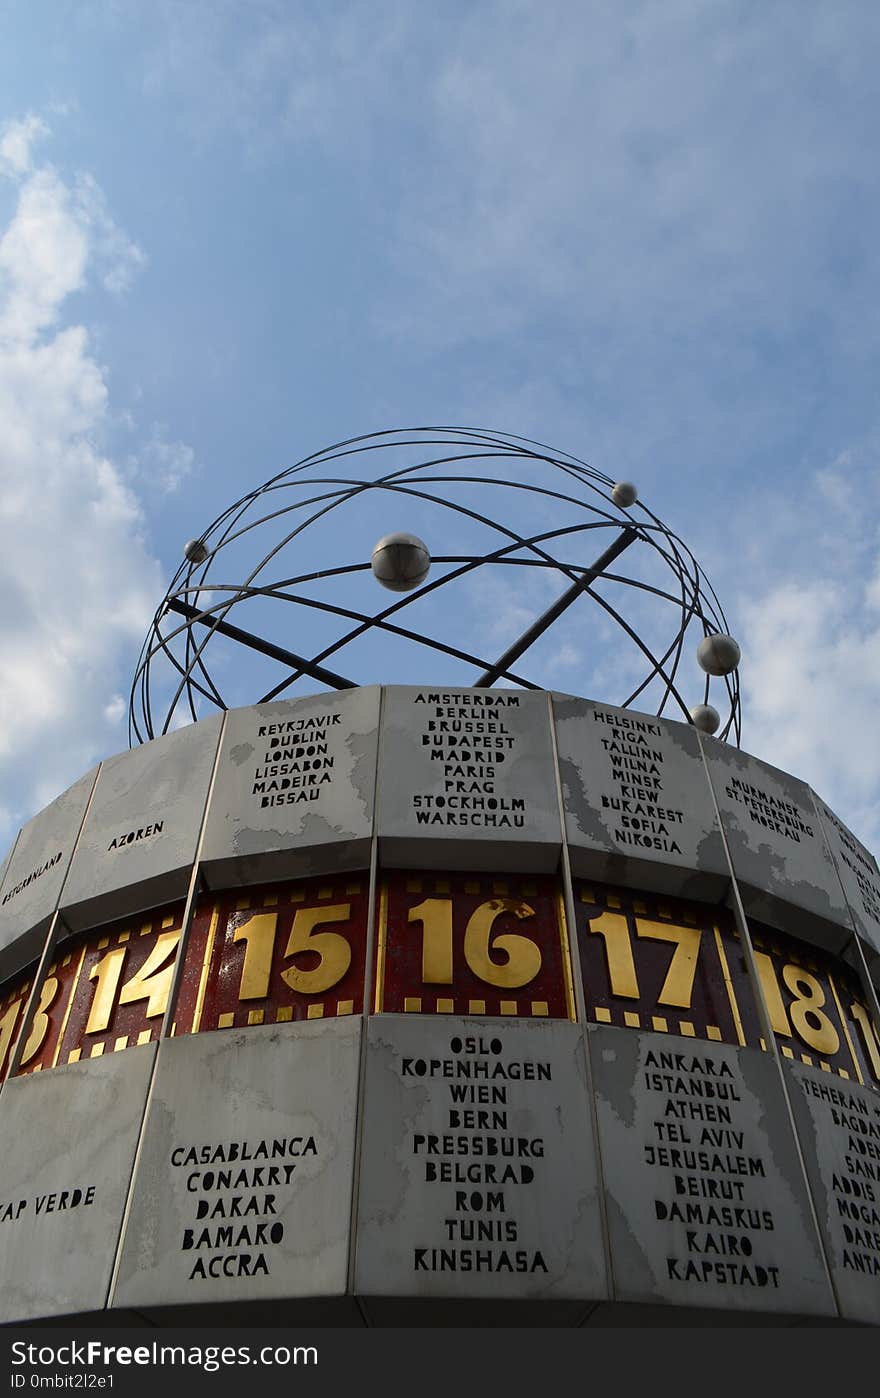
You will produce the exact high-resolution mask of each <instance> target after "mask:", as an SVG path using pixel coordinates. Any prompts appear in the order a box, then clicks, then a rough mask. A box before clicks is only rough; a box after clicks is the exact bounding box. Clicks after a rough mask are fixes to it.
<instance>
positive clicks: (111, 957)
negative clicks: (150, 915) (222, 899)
mask: <svg viewBox="0 0 880 1398" xmlns="http://www.w3.org/2000/svg"><path fill="white" fill-rule="evenodd" d="M179 941H180V930H179V929H178V930H177V931H176V932H163V933H162V934H161V936H159V937H157V938H156V945H155V946H154V947H153V949H152V950H151V951H150V953H149V954H148V956H147V958H146V960H145V961H144V964H143V965H142V966H141V967H140V969H139V970H137V971H135V973H134V975H133V976H132V977H131V980H129V981H126V983H125V985H123V987H122V989H121V990H120V989H119V982H120V980H121V978H122V968H123V965H124V964H125V958H126V957H127V955H128V950H129V949H128V946H122V947H114V948H113V950H112V951H108V952H107V953H106V955H105V956H102V957H101V960H100V961H99V962H98V963H97V965H95V966H93V967H92V969H91V971H90V972H89V980H90V981H97V982H98V985H97V988H96V990H95V995H94V999H93V1000H92V1007H91V1009H90V1011H89V1017H88V1020H87V1021H86V1027H85V1031H84V1032H85V1033H86V1034H102V1033H103V1032H104V1030H105V1029H107V1028H108V1027H109V1024H110V1019H111V1016H112V1014H113V1007H114V1005H115V1004H117V993H118V997H119V998H118V1003H119V1004H120V1005H131V1004H134V1002H135V1001H136V1000H146V1002H147V1008H146V1011H145V1014H146V1018H147V1019H152V1018H153V1017H154V1016H155V1015H161V1014H164V1013H165V1010H166V1007H167V1005H168V992H169V990H170V989H171V976H172V973H173V971H174V963H173V959H172V958H173V956H174V952H175V951H176V950H177V944H178V942H179ZM166 961H167V962H168V964H167V965H163V963H164V962H166Z"/></svg>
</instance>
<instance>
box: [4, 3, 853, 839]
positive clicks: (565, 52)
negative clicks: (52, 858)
mask: <svg viewBox="0 0 880 1398" xmlns="http://www.w3.org/2000/svg"><path fill="white" fill-rule="evenodd" d="M878 44H880V10H878V9H877V7H875V6H872V5H869V4H865V3H864V2H863V0H857V3H848V0H837V3H835V4H834V5H829V4H826V3H819V0H791V3H786V0H777V2H776V3H774V4H772V5H764V6H761V5H755V4H751V3H750V4H745V3H742V4H741V3H735V0H719V3H712V4H709V3H706V0H700V2H699V3H698V2H697V0H665V3H663V4H659V3H654V2H653V0H652V3H647V2H646V3H639V0H614V2H613V3H611V2H610V0H609V3H594V2H593V0H578V3H574V2H573V0H572V3H559V4H555V3H548V0H542V3H537V0H528V3H526V2H525V0H507V3H492V2H491V0H471V3H466V4H465V3H456V2H455V0H444V3H443V4H442V5H438V6H427V5H417V4H414V3H411V0H410V3H404V0H370V3H366V0H361V3H334V0H325V3H298V0H289V3H282V0H274V3H269V0H249V3H247V4H245V3H243V0H234V2H233V0H211V3H202V0H176V3H173V4H172V3H163V0H154V2H153V3H151V4H149V5H146V4H143V3H128V0H106V3H89V0H75V3H65V0H53V2H52V3H49V0H27V3H21V2H20V0H2V3H0V421H2V422H3V423H4V431H3V433H2V434H0V474H2V479H3V487H4V488H3V492H2V497H0V513H2V517H3V523H4V531H3V532H4V539H5V543H4V548H3V551H2V554H0V619H2V632H0V634H2V637H3V644H4V667H3V676H2V680H0V716H2V725H0V836H4V835H5V839H4V840H3V841H2V842H3V843H8V840H9V839H11V838H12V836H13V835H14V831H15V829H16V828H17V827H18V825H19V824H20V823H21V822H23V821H24V820H26V819H27V818H29V816H30V815H32V814H33V812H34V811H35V810H36V809H38V808H39V807H40V806H42V805H43V804H45V803H46V802H47V801H48V800H50V799H51V798H52V797H53V796H54V795H55V794H57V792H58V791H59V790H60V789H62V788H63V787H64V786H65V785H67V784H68V783H69V782H70V781H72V780H73V779H75V778H76V777H77V776H79V775H80V774H81V772H83V771H84V770H85V769H86V768H87V767H88V766H90V765H91V764H92V763H93V762H95V761H96V760H98V759H99V758H100V757H102V756H106V755H109V754H110V753H112V752H116V751H119V750H120V749H122V748H123V747H125V745H126V730H125V719H124V708H125V705H124V702H123V701H124V699H126V698H127V694H128V687H129V683H130V678H131V674H132V670H133V667H134V664H135V661H136V658H137V654H138V651H139V649H140V644H141V641H142V639H143V636H144V634H145V631H146V627H147V623H148V620H149V617H150V615H151V614H152V612H153V610H154V608H155V606H156V604H157V603H158V601H159V599H160V598H161V596H162V594H163V592H164V590H165V586H166V585H167V582H168V580H170V578H171V576H172V575H173V573H174V572H175V570H176V568H177V566H178V563H179V560H180V556H181V548H182V544H183V542H184V540H185V539H187V538H189V537H190V536H192V535H194V534H198V533H199V532H201V530H202V529H203V528H204V527H205V526H206V525H207V524H208V523H209V522H210V520H212V519H213V518H214V517H215V516H216V515H217V514H218V513H220V511H221V510H222V509H224V508H225V506H226V505H227V504H229V503H230V502H231V501H233V500H234V499H236V498H238V497H239V496H240V495H242V494H243V493H244V492H245V491H246V490H248V489H250V488H252V487H253V486H255V485H257V484H258V483H259V482H260V481H262V480H264V479H265V478H267V477H268V476H270V475H272V474H274V473H275V472H276V471H278V470H279V469H281V468H282V467H283V466H285V465H287V464H290V463H292V462H293V461H295V460H297V459H299V458H300V457H302V456H304V455H306V454H307V453H309V452H312V451H315V450H318V449H319V448H321V447H323V446H325V445H327V444H329V443H331V442H335V441H338V440H340V439H342V438H346V437H348V436H352V435H355V434H358V433H365V432H370V431H374V430H379V429H382V428H386V427H396V426H406V425H410V424H417V423H449V422H451V423H462V424H466V425H474V426H489V427H495V428H498V429H499V430H502V431H507V432H510V433H520V434H524V435H526V436H531V437H535V438H538V439H540V440H542V441H545V442H548V443H550V444H552V445H554V446H556V447H558V448H560V449H561V450H563V451H568V452H571V453H574V454H575V455H577V456H579V457H581V458H583V459H585V460H587V461H589V462H591V463H592V464H593V465H594V466H596V467H597V468H598V469H599V470H601V471H603V472H605V473H607V474H608V475H609V476H611V477H613V478H615V479H621V478H624V479H632V480H634V481H635V482H636V483H637V484H638V486H639V490H640V495H641V497H642V498H643V499H644V500H645V502H646V503H647V504H648V505H650V507H651V508H652V509H653V510H654V511H655V512H656V513H657V514H658V515H659V516H660V517H661V518H663V519H664V520H665V521H666V522H667V523H668V524H669V525H670V526H672V527H673V528H674V529H675V530H676V532H677V533H678V534H680V535H681V537H682V538H683V539H684V540H685V541H686V542H687V543H688V545H689V546H690V547H691V549H692V550H693V552H694V554H695V555H696V557H697V558H698V559H699V560H700V562H701V564H702V565H703V567H704V569H705V570H706V572H707V573H708V575H709V577H710V579H711V580H712V582H713V584H714V586H715V588H716V590H717V592H718V594H719V597H720V599H721V602H722V604H723V606H724V609H725V611H726V614H727V617H728V619H729V621H730V623H731V627H732V630H733V631H734V634H735V635H736V636H737V638H738V639H739V641H740V643H741V645H742V649H743V663H742V667H741V676H742V682H743V691H744V725H743V746H744V747H745V748H746V749H747V750H749V751H751V752H753V753H755V754H756V755H758V756H761V757H764V758H765V759H767V760H768V761H772V762H774V763H775V764H776V765H778V766H781V767H783V768H785V769H786V770H789V771H792V772H795V773H796V774H798V775H800V776H802V777H804V778H806V779H808V780H810V781H811V782H812V784H813V785H814V786H815V787H816V789H817V790H818V791H819V792H820V794H821V795H822V796H823V797H824V798H825V799H826V800H827V801H828V802H829V804H831V805H832V806H833V807H834V808H835V809H836V810H837V812H838V813H839V814H840V815H841V817H842V818H843V819H844V820H846V821H847V822H848V823H849V824H850V825H851V827H852V828H853V829H854V830H855V832H856V833H857V834H859V835H860V836H861V837H862V838H863V839H864V840H865V841H866V842H867V843H868V844H870V845H871V846H872V847H873V848H874V849H875V850H877V849H878V847H880V814H878V802H877V796H878V768H880V762H878V756H880V753H878V747H880V744H878V737H877V712H876V710H877V697H878V693H880V644H878V642H880V537H878V505H880V470H878V449H880V409H878V393H877V364H878V357H877V347H878V318H880V296H878V289H880V288H878V261H880V251H878V248H880V238H878V233H880V217H878V214H880V189H878V172H880V162H878V159H877V152H876V145H877V135H876V125H877V120H876V113H877V109H878V100H877V99H878V79H877V76H876V54H877V52H878ZM360 542H361V544H362V546H363V552H364V554H365V555H366V554H367V553H368V552H369V549H370V548H371V547H372V543H373V542H374V540H373V539H372V537H370V538H369V539H363V540H362V541H360ZM356 544H357V541H356V540H355V541H349V540H346V547H347V548H352V547H354V546H355V545H356ZM453 624H454V618H451V619H450V625H453ZM611 669H613V665H612V666H611ZM596 673H597V672H596V670H595V667H593V669H592V670H591V669H590V668H589V667H588V666H586V664H584V665H583V666H580V667H579V664H578V656H577V654H574V655H570V654H566V660H565V665H564V666H563V667H562V668H560V669H559V671H558V672H557V673H554V674H552V675H550V676H549V677H548V682H549V683H552V684H553V685H554V686H557V687H559V688H562V689H566V690H569V691H570V692H575V693H578V692H580V693H588V694H589V695H590V697H593V698H600V699H607V700H609V701H612V702H613V701H614V700H615V699H619V698H620V697H621V696H620V695H619V694H618V693H616V692H613V691H612V690H611V689H610V690H609V691H608V692H595V689H593V690H591V689H590V688H588V684H590V683H592V684H594V685H595V684H596V682H597V681H596ZM427 677H428V676H426V678H427ZM374 678H379V676H375V677H374ZM431 678H433V676H431ZM697 698H699V695H698V694H695V695H694V701H695V702H696V700H697Z"/></svg>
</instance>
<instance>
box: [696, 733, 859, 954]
mask: <svg viewBox="0 0 880 1398" xmlns="http://www.w3.org/2000/svg"><path fill="white" fill-rule="evenodd" d="M704 741H705V746H704V751H705V754H706V763H707V766H708V768H709V773H710V775H711V778H712V784H713V786H714V789H715V796H716V799H717V801H718V809H719V811H720V813H721V821H722V824H723V826H724V833H725V836H726V838H727V844H728V848H729V850H730V857H731V860H732V862H733V869H734V874H735V876H736V881H737V884H738V886H739V891H740V894H741V896H742V900H743V905H744V907H745V910H746V913H749V914H752V915H753V916H754V917H756V918H760V919H761V920H762V921H764V922H769V923H770V924H771V925H772V926H774V927H779V928H781V929H782V930H783V931H786V932H791V933H793V934H794V935H795V936H798V937H805V938H807V939H808V940H810V941H815V942H818V943H819V944H820V945H822V946H824V947H827V949H828V950H829V951H840V950H841V949H842V948H843V947H844V946H845V945H846V943H847V942H848V941H849V939H850V937H851V935H852V919H851V917H850V913H849V909H848V908H847V906H846V900H845V899H844V896H843V890H842V889H841V886H840V881H839V879H838V877H837V871H836V869H835V867H834V862H833V860H832V858H831V852H830V850H829V848H828V845H827V844H826V842H825V838H824V834H823V831H822V827H821V824H820V822H819V821H818V819H817V817H816V812H815V808H814V806H813V799H812V794H811V792H810V788H809V787H808V786H807V785H806V783H805V782H802V781H799V780H798V779H797V777H792V776H789V775H788V773H787V772H781V771H780V770H779V769H778V768H777V767H771V766H770V765H769V763H767V762H760V761H759V760H758V759H757V758H756V757H750V756H749V755H748V753H745V752H739V751H738V750H737V749H736V748H730V747H728V746H727V745H726V744H725V743H722V742H719V741H717V740H716V739H714V738H707V739H705V740H704Z"/></svg>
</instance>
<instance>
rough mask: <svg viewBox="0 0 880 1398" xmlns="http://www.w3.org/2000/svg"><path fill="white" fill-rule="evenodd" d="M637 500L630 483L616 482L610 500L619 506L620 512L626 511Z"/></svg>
mask: <svg viewBox="0 0 880 1398" xmlns="http://www.w3.org/2000/svg"><path fill="white" fill-rule="evenodd" d="M638 498H639V492H638V491H637V490H636V488H635V486H634V485H633V483H632V481H618V482H617V484H616V485H615V486H613V487H612V489H611V499H612V500H613V501H614V503H615V505H619V506H620V508H621V509H622V510H628V509H629V507H630V505H634V504H635V503H636V500H638Z"/></svg>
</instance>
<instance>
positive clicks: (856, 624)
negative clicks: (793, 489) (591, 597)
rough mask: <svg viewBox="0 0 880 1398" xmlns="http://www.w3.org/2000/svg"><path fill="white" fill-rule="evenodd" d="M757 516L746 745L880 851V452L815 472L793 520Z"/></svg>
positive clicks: (748, 572) (747, 590)
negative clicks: (791, 776)
mask: <svg viewBox="0 0 880 1398" xmlns="http://www.w3.org/2000/svg"><path fill="white" fill-rule="evenodd" d="M844 471H845V476H844V475H843V474H842V473H843V472H844ZM856 502H857V505H858V508H857V509H856V508H855V503H856ZM752 510H753V514H754V516H755V518H756V519H760V520H761V521H762V524H763V528H762V532H761V540H760V546H759V549H760V551H759V552H758V551H757V549H756V556H755V557H754V558H753V559H751V560H747V561H746V560H743V561H745V562H746V569H745V581H744V585H743V586H742V588H741V591H742V593H743V603H742V605H741V606H740V609H739V610H740V615H739V621H738V626H739V639H740V640H741V642H742V649H743V661H742V664H741V666H740V674H741V678H742V682H743V710H744V728H743V746H744V747H745V748H746V749H747V751H749V752H752V753H754V754H755V755H756V756H758V757H762V758H764V760H765V761H768V762H772V763H773V764H774V765H775V766H778V767H781V768H782V769H783V770H784V771H788V772H792V773H794V774H795V775H796V776H799V777H801V778H803V779H804V780H805V781H808V782H809V783H810V785H811V786H813V787H814V789H815V790H816V791H817V792H818V794H819V795H820V796H821V797H822V798H823V799H824V800H825V801H826V802H827V803H828V804H829V805H830V806H831V807H832V809H834V810H835V811H836V812H837V813H838V814H839V815H840V816H841V818H842V819H843V820H844V822H845V823H846V824H848V825H849V826H850V827H851V828H852V829H853V831H854V833H855V834H856V835H858V836H859V837H860V838H861V839H862V840H863V841H864V843H865V844H867V845H868V846H869V848H871V849H872V850H873V851H874V852H875V853H877V852H880V728H878V722H877V718H878V707H880V617H878V614H877V612H878V607H880V533H878V527H877V523H876V521H877V518H878V510H880V472H878V470H877V458H876V451H875V449H874V448H873V446H872V445H870V444H869V445H868V446H867V447H864V448H861V449H858V450H848V451H846V452H844V453H841V454H839V455H838V456H837V458H836V459H835V461H834V462H833V463H832V464H831V465H830V466H828V467H821V468H818V469H816V470H815V471H814V472H813V473H812V474H811V475H810V476H808V477H807V478H806V479H805V480H804V482H803V486H802V490H801V497H800V500H799V506H798V510H797V512H796V513H795V514H794V515H793V516H791V515H789V516H786V514H785V511H784V510H782V509H780V508H779V506H778V503H777V506H776V508H775V509H774V508H772V507H770V506H768V501H767V499H766V498H765V499H763V500H762V499H759V498H756V499H754V500H753V501H752ZM761 560H763V562H762V561H761ZM771 560H772V562H771ZM780 563H781V566H780Z"/></svg>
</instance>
